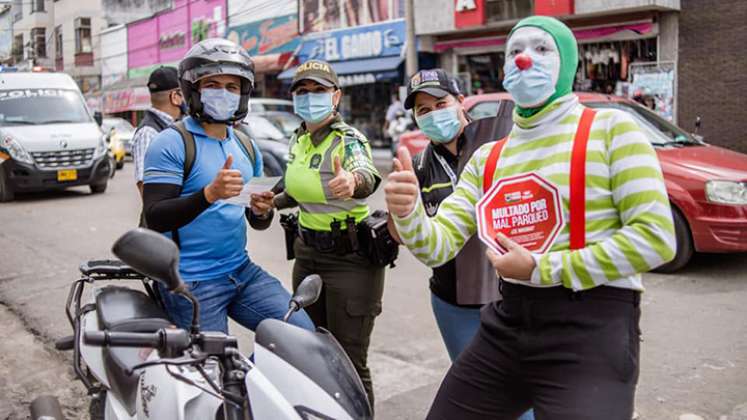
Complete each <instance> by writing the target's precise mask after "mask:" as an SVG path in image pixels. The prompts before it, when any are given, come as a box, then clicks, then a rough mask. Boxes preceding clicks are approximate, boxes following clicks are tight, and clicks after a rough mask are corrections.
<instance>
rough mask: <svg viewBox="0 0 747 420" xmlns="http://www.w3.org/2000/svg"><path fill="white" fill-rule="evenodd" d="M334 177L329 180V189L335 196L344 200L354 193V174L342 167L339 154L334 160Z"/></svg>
mask: <svg viewBox="0 0 747 420" xmlns="http://www.w3.org/2000/svg"><path fill="white" fill-rule="evenodd" d="M334 168H335V177H334V178H332V180H331V181H329V189H330V191H332V194H334V196H335V198H338V199H342V200H346V199H350V198H352V197H353V193H355V175H354V174H353V173H351V172H348V171H346V170H345V169H343V168H342V162H341V160H340V157H339V156H335V161H334Z"/></svg>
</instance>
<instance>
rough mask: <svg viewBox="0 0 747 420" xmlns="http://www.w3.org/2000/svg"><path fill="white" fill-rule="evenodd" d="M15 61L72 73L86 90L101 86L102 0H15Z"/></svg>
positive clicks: (23, 67)
mask: <svg viewBox="0 0 747 420" xmlns="http://www.w3.org/2000/svg"><path fill="white" fill-rule="evenodd" d="M11 13H12V21H13V27H12V31H13V42H12V56H13V61H14V63H15V64H16V66H17V67H18V68H19V70H30V69H31V68H33V67H34V66H41V67H45V68H49V69H54V70H56V71H64V72H65V73H68V74H70V75H71V76H72V77H73V79H75V81H76V82H78V85H79V86H80V88H81V91H83V93H84V94H90V93H92V92H96V91H98V90H99V89H100V87H101V44H100V33H101V31H102V30H103V29H104V28H106V26H107V23H106V21H105V19H104V16H103V12H102V9H101V1H100V0H55V1H52V0H32V1H26V0H14V2H13V7H12V11H11Z"/></svg>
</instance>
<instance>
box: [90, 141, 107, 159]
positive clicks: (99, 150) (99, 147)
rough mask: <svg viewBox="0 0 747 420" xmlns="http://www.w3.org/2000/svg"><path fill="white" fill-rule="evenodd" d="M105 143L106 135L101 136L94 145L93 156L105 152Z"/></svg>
mask: <svg viewBox="0 0 747 420" xmlns="http://www.w3.org/2000/svg"><path fill="white" fill-rule="evenodd" d="M107 148H108V147H107V145H106V135H103V136H101V139H99V144H98V145H97V146H96V150H94V152H93V158H94V159H96V158H99V157H101V156H103V155H104V154H105V153H106V150H107Z"/></svg>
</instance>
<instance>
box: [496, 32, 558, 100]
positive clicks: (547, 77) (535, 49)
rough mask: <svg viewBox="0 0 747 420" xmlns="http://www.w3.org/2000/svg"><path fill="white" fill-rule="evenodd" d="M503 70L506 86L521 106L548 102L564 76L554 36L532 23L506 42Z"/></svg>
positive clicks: (504, 84)
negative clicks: (561, 76)
mask: <svg viewBox="0 0 747 420" xmlns="http://www.w3.org/2000/svg"><path fill="white" fill-rule="evenodd" d="M517 58H518V59H517ZM503 69H504V73H505V78H504V79H503V87H505V88H506V90H507V91H508V92H509V93H510V94H511V96H512V97H513V99H514V101H515V102H516V103H517V104H518V105H519V106H521V107H523V108H535V107H538V106H540V105H542V104H544V103H545V102H546V101H547V100H548V99H549V98H550V97H551V96H552V94H553V93H554V92H555V86H556V85H557V83H558V77H559V76H560V53H559V52H558V47H557V45H555V40H554V39H553V37H552V35H550V34H549V33H547V32H545V31H543V30H542V29H540V28H536V27H532V26H526V27H523V28H519V29H517V30H516V32H514V33H513V34H512V35H511V38H509V40H508V44H507V45H506V63H505V65H504V67H503Z"/></svg>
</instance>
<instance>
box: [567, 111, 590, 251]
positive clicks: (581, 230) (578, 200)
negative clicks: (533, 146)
mask: <svg viewBox="0 0 747 420" xmlns="http://www.w3.org/2000/svg"><path fill="white" fill-rule="evenodd" d="M594 115H596V111H594V110H592V109H590V108H584V112H583V113H582V114H581V121H580V122H579V123H578V128H577V129H576V136H575V137H574V138H573V151H572V152H571V174H570V184H571V185H570V209H569V211H570V218H571V220H570V235H571V237H570V248H571V249H581V248H583V247H585V246H586V149H587V145H588V143H589V134H590V133H591V123H592V122H594Z"/></svg>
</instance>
